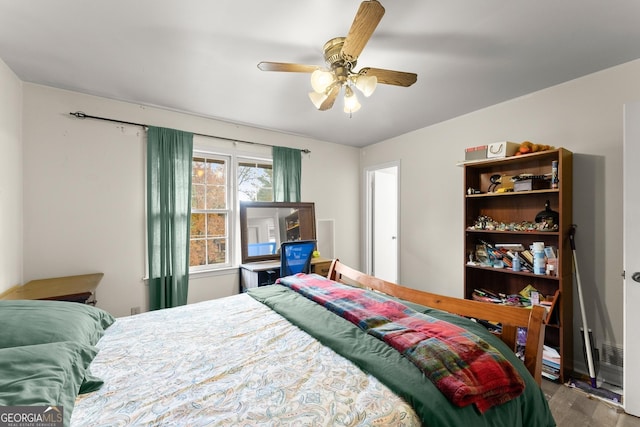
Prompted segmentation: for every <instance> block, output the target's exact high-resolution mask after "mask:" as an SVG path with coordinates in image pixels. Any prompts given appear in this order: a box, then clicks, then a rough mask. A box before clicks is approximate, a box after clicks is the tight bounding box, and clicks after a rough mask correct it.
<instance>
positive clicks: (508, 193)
mask: <svg viewBox="0 0 640 427" xmlns="http://www.w3.org/2000/svg"><path fill="white" fill-rule="evenodd" d="M554 193H555V194H558V193H559V190H558V189H557V188H545V189H544V190H528V191H506V192H504V193H497V192H496V193H480V194H467V195H465V198H467V199H479V198H484V197H509V196H511V197H512V196H530V195H532V194H554Z"/></svg>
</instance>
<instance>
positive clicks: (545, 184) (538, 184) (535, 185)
mask: <svg viewBox="0 0 640 427" xmlns="http://www.w3.org/2000/svg"><path fill="white" fill-rule="evenodd" d="M547 188H551V182H550V181H549V180H546V179H539V178H530V179H521V180H518V181H516V182H514V183H513V191H531V190H545V189H547Z"/></svg>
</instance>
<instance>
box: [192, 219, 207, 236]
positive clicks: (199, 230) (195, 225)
mask: <svg viewBox="0 0 640 427" xmlns="http://www.w3.org/2000/svg"><path fill="white" fill-rule="evenodd" d="M204 221H205V215H204V214H198V213H194V214H191V238H192V239H193V238H198V237H204V236H205V222H204Z"/></svg>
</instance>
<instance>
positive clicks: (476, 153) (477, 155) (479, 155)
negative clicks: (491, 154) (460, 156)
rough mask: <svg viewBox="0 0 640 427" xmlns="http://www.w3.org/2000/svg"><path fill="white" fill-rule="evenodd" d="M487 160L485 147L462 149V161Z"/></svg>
mask: <svg viewBox="0 0 640 427" xmlns="http://www.w3.org/2000/svg"><path fill="white" fill-rule="evenodd" d="M486 158H487V146H486V145H479V146H477V147H469V148H465V149H464V160H465V161H469V160H482V159H486Z"/></svg>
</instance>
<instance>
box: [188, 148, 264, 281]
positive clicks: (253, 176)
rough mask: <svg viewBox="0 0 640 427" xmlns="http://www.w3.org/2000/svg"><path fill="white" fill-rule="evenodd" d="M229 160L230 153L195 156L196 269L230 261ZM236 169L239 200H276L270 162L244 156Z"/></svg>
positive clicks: (193, 222)
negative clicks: (228, 154)
mask: <svg viewBox="0 0 640 427" xmlns="http://www.w3.org/2000/svg"><path fill="white" fill-rule="evenodd" d="M230 164H231V157H229V156H216V155H206V156H205V155H198V156H194V158H193V172H192V173H193V176H192V196H191V237H190V247H189V265H190V267H193V268H195V269H203V268H206V267H216V266H223V265H228V264H230V262H231V260H230V254H231V253H233V251H232V248H231V244H230V237H229V236H230V233H229V230H230V228H231V226H230V218H232V216H233V214H234V210H233V209H232V208H231V206H233V203H232V202H231V200H233V198H232V197H230V195H231V193H232V191H231V183H230V180H229V174H230ZM236 171H237V174H236V177H237V178H236V182H237V188H238V192H237V195H236V197H237V198H238V199H239V200H252V201H273V184H272V175H273V170H272V167H271V164H270V163H267V162H265V161H255V160H249V159H243V160H239V161H238V162H237V168H236ZM230 199H231V200H230ZM238 240H239V236H238Z"/></svg>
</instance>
